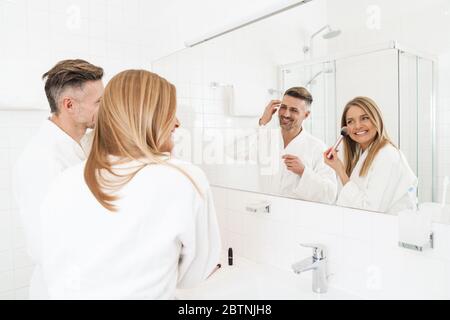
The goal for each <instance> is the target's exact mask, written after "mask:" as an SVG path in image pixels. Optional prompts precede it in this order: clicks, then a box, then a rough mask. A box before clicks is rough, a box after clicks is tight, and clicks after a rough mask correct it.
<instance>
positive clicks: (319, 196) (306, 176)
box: [259, 128, 337, 204]
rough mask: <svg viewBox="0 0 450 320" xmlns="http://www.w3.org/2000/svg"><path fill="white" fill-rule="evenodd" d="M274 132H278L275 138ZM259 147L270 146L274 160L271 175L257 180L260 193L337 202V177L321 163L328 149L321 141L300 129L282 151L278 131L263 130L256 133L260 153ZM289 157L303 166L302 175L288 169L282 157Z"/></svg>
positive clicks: (282, 147)
mask: <svg viewBox="0 0 450 320" xmlns="http://www.w3.org/2000/svg"><path fill="white" fill-rule="evenodd" d="M273 130H278V132H277V134H276V135H275V134H274V131H273ZM274 140H275V141H274ZM261 144H271V150H272V151H271V152H272V154H273V156H274V158H272V163H273V164H274V165H273V166H272V168H271V170H272V171H271V172H270V171H268V172H265V173H263V174H261V176H260V182H261V186H262V191H263V192H269V193H273V194H277V195H282V196H287V197H293V198H297V199H301V200H307V201H317V202H322V203H330V204H331V203H334V202H335V201H336V195H337V180H336V174H335V173H334V171H333V170H332V169H331V168H330V167H329V166H327V165H326V164H325V162H324V161H323V153H324V152H325V151H326V149H327V147H326V145H325V144H324V143H323V142H322V141H320V140H319V139H318V138H316V137H314V136H312V135H311V134H310V133H309V132H307V131H306V130H304V129H303V130H302V132H301V133H300V134H299V135H298V136H297V137H295V138H294V139H293V140H292V141H291V142H290V143H289V145H288V146H287V147H286V148H284V142H283V136H282V134H281V130H280V129H275V128H268V129H266V128H262V129H260V133H259V146H260V150H263V148H264V147H263V146H262V145H261ZM288 154H289V155H294V156H297V157H298V158H299V159H300V160H301V161H302V162H303V164H304V165H305V171H304V173H303V174H302V175H298V174H296V173H293V172H292V171H289V170H288V169H287V167H286V164H285V163H284V159H282V157H283V156H284V155H288ZM276 157H277V158H276Z"/></svg>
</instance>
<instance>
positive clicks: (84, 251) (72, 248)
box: [41, 160, 220, 299]
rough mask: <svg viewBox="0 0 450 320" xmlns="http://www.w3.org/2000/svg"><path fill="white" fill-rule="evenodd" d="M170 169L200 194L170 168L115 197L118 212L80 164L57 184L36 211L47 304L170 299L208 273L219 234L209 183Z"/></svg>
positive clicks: (151, 172) (153, 171) (151, 168)
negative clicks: (93, 186) (105, 204)
mask: <svg viewBox="0 0 450 320" xmlns="http://www.w3.org/2000/svg"><path fill="white" fill-rule="evenodd" d="M170 163H171V164H173V165H175V166H177V167H179V168H182V169H183V170H184V172H186V173H187V174H188V175H189V176H190V177H191V178H192V179H193V180H194V181H195V184H196V185H197V187H198V189H199V190H197V189H196V187H195V186H194V184H193V183H192V182H191V181H190V180H189V179H188V177H186V176H185V175H184V174H183V173H181V172H180V171H179V170H177V169H175V168H173V167H170V166H167V165H161V164H159V165H147V166H145V167H144V168H143V169H142V170H141V171H139V172H138V173H137V174H136V176H135V177H134V178H133V179H132V180H131V181H130V182H129V183H128V184H126V185H125V186H124V187H123V188H122V189H121V190H120V191H119V192H118V194H117V195H118V196H119V200H117V201H116V202H114V204H115V205H116V206H117V209H118V211H117V212H111V211H108V210H107V209H105V208H104V207H103V206H102V205H101V204H100V202H98V201H97V199H96V198H95V197H94V195H93V194H92V193H91V191H90V190H89V188H88V186H87V184H86V182H85V180H84V175H83V174H84V163H83V164H80V165H78V166H75V167H73V168H71V169H68V170H66V171H65V172H64V173H63V174H62V175H61V176H60V177H59V178H58V179H57V180H56V182H55V184H54V185H53V186H52V188H51V190H50V191H49V193H48V196H47V199H46V200H45V201H44V204H43V206H42V210H41V214H42V222H43V225H42V228H43V248H42V257H41V264H42V266H43V270H44V275H45V280H46V282H47V285H48V288H49V294H50V298H51V299H173V298H174V294H175V289H176V287H177V286H178V287H190V286H194V285H196V284H198V283H199V282H201V281H203V280H205V279H206V278H207V277H208V276H209V275H210V274H211V273H212V271H213V270H214V268H215V267H216V265H217V264H218V262H219V256H220V235H219V230H218V224H217V219H216V215H215V209H214V204H213V199H212V194H211V189H210V187H209V183H208V181H207V179H206V176H205V175H204V173H203V172H202V171H201V170H200V169H199V168H197V167H195V166H194V165H192V164H189V163H186V162H182V161H179V160H170ZM140 164H141V163H140V162H137V161H132V162H128V163H126V164H122V165H117V166H115V167H114V169H113V170H114V171H115V172H118V173H125V172H129V170H133V168H136V167H137V166H138V165H140Z"/></svg>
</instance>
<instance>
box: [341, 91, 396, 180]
mask: <svg viewBox="0 0 450 320" xmlns="http://www.w3.org/2000/svg"><path fill="white" fill-rule="evenodd" d="M351 107H359V108H361V109H362V110H364V112H365V113H366V114H367V115H368V116H369V119H370V121H371V122H372V124H373V125H374V126H375V128H376V130H377V134H376V135H375V138H374V140H373V141H372V143H371V145H370V147H369V150H368V152H369V154H368V155H367V158H366V160H365V161H364V164H363V166H362V168H361V171H360V173H359V176H360V177H365V176H366V175H367V173H368V172H369V169H370V166H371V165H372V162H373V160H374V159H375V157H376V155H377V154H378V152H379V151H380V150H381V149H382V148H383V147H384V146H386V145H387V144H391V145H393V146H394V147H395V145H394V144H393V143H392V141H391V139H390V138H389V136H388V134H387V132H386V127H385V125H384V123H383V117H382V115H381V111H380V109H379V108H378V106H377V104H376V103H375V101H373V100H372V99H370V98H367V97H356V98H354V99H352V100H351V101H349V102H348V103H347V105H346V106H345V108H344V112H343V113H342V119H341V126H342V127H346V126H347V112H348V110H349V109H350V108H351ZM360 151H361V150H360V146H359V144H358V143H357V142H355V141H353V140H352V139H351V138H350V136H349V135H347V136H346V137H345V139H344V165H345V168H346V173H347V175H348V176H349V177H350V176H351V174H352V172H353V169H354V168H355V166H356V164H357V163H358V160H359V158H360V156H361V152H360Z"/></svg>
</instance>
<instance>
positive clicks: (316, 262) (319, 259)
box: [292, 244, 328, 293]
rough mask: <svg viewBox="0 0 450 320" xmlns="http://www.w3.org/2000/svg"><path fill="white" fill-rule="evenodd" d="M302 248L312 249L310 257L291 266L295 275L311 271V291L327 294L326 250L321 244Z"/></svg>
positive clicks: (303, 245)
mask: <svg viewBox="0 0 450 320" xmlns="http://www.w3.org/2000/svg"><path fill="white" fill-rule="evenodd" d="M301 246H302V247H306V248H312V249H313V255H312V257H309V258H306V259H305V260H302V261H300V262H297V263H295V264H293V265H292V269H293V270H294V272H295V273H296V274H300V273H302V272H305V271H309V270H312V271H313V282H312V289H313V291H314V292H315V293H327V291H328V266H327V262H328V259H327V256H326V248H325V246H323V245H321V244H302V245H301Z"/></svg>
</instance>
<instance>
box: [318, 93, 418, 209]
mask: <svg viewBox="0 0 450 320" xmlns="http://www.w3.org/2000/svg"><path fill="white" fill-rule="evenodd" d="M341 125H342V127H347V129H348V135H347V137H346V138H345V139H344V162H342V161H341V160H340V159H339V158H338V155H337V153H336V151H333V152H332V159H331V160H330V159H328V158H327V156H326V155H327V154H328V152H329V151H330V149H329V150H328V151H327V152H325V153H324V160H325V162H326V164H328V165H329V166H330V167H331V168H333V169H334V170H335V172H336V174H337V176H338V177H339V179H340V181H341V182H342V186H343V187H342V190H341V191H340V194H339V196H338V200H337V204H338V205H341V206H348V207H353V208H359V209H365V210H373V211H378V212H387V213H398V212H400V211H401V210H403V209H407V208H412V201H411V198H410V197H409V195H408V190H409V189H410V188H411V187H416V186H417V178H416V176H415V175H414V173H413V172H412V170H411V168H410V167H409V165H408V163H407V161H406V159H405V157H404V155H403V154H402V152H401V151H400V150H399V149H398V148H397V147H395V146H394V144H393V143H392V141H391V140H390V139H389V137H388V134H387V132H386V128H385V126H384V123H383V118H382V116H381V112H380V110H379V108H378V106H377V105H376V103H375V102H374V101H373V100H371V99H370V98H367V97H357V98H355V99H353V100H351V101H350V102H349V103H347V105H346V106H345V109H344V112H343V115H342V120H341Z"/></svg>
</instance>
